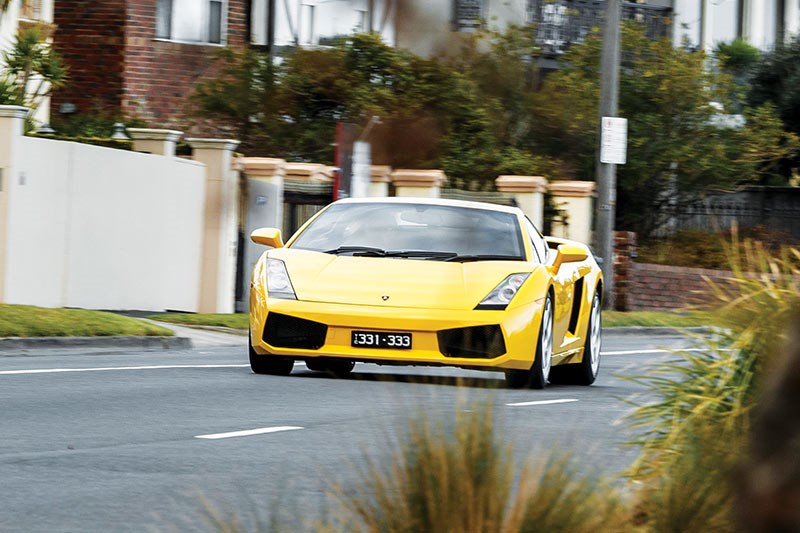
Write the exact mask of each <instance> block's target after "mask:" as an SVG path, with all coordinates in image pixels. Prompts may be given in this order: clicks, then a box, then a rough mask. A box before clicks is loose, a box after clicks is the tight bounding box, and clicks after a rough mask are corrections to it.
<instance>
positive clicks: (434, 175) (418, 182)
mask: <svg viewBox="0 0 800 533" xmlns="http://www.w3.org/2000/svg"><path fill="white" fill-rule="evenodd" d="M445 181H447V176H446V175H445V173H444V171H442V170H413V169H398V170H395V171H394V172H392V183H394V185H395V186H397V187H441V185H442V184H443V183H444V182H445Z"/></svg>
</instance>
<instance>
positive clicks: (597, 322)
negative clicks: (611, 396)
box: [552, 292, 602, 385]
mask: <svg viewBox="0 0 800 533" xmlns="http://www.w3.org/2000/svg"><path fill="white" fill-rule="evenodd" d="M601 310H602V306H601V305H600V293H599V292H598V293H596V294H595V295H594V299H593V300H592V310H591V311H590V313H589V325H588V327H587V328H586V343H585V344H584V347H583V360H582V361H581V362H580V363H573V364H569V365H561V366H556V367H555V368H553V373H552V378H553V381H554V382H556V381H557V382H558V383H568V384H571V385H591V384H592V383H594V380H595V379H597V374H598V373H599V371H600V344H601V342H602V330H601V320H602V317H601Z"/></svg>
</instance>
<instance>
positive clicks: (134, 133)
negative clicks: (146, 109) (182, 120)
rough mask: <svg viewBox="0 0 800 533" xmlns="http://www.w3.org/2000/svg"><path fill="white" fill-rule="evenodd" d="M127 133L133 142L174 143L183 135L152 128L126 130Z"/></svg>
mask: <svg viewBox="0 0 800 533" xmlns="http://www.w3.org/2000/svg"><path fill="white" fill-rule="evenodd" d="M127 132H128V135H130V137H131V139H133V140H134V141H169V142H176V141H177V140H178V139H180V138H181V136H182V135H183V132H182V131H178V130H162V129H154V128H127Z"/></svg>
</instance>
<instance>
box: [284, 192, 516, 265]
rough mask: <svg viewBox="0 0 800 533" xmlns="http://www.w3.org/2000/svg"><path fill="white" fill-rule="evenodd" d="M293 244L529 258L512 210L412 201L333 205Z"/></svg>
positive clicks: (438, 256) (380, 252)
mask: <svg viewBox="0 0 800 533" xmlns="http://www.w3.org/2000/svg"><path fill="white" fill-rule="evenodd" d="M291 247H292V248H300V249H303V250H314V251H319V252H326V253H332V254H338V255H364V256H366V255H375V256H387V257H405V258H415V259H433V260H444V261H448V260H453V261H460V260H464V261H466V260H491V259H505V260H518V261H522V260H524V259H525V251H524V247H523V244H522V238H521V235H520V228H519V223H518V220H517V217H516V216H515V215H514V214H513V213H504V212H499V211H492V210H488V209H476V208H468V207H459V206H447V205H430V204H413V203H363V204H361V203H351V204H347V203H344V204H336V205H332V206H330V207H329V208H328V209H326V210H325V211H324V212H323V213H322V214H321V215H320V216H319V217H318V218H317V219H316V220H314V222H313V223H311V224H310V225H309V226H308V227H307V228H306V229H305V230H304V231H303V232H302V233H301V234H300V235H299V236H298V237H297V239H296V240H295V241H294V242H293V243H292V244H291Z"/></svg>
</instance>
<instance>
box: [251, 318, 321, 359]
mask: <svg viewBox="0 0 800 533" xmlns="http://www.w3.org/2000/svg"><path fill="white" fill-rule="evenodd" d="M327 333H328V326H326V325H325V324H320V323H319V322H314V321H313V320H305V319H303V318H297V317H293V316H288V315H281V314H278V313H270V314H269V315H267V324H266V325H265V326H264V336H263V339H264V342H266V343H267V344H269V345H271V346H274V347H276V348H298V349H303V350H318V349H320V348H322V346H323V345H324V344H325V335H327Z"/></svg>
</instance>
